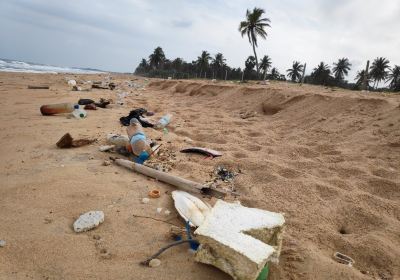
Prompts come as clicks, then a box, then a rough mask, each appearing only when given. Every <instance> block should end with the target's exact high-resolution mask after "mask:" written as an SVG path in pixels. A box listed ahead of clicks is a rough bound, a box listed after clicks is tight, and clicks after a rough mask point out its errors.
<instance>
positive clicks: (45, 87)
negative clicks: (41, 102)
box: [28, 86, 50, 89]
mask: <svg viewBox="0 0 400 280" xmlns="http://www.w3.org/2000/svg"><path fill="white" fill-rule="evenodd" d="M49 88H50V87H49V86H28V89H49Z"/></svg>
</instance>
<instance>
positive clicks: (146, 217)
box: [132, 214, 179, 227]
mask: <svg viewBox="0 0 400 280" xmlns="http://www.w3.org/2000/svg"><path fill="white" fill-rule="evenodd" d="M132 216H133V217H136V218H144V219H151V220H154V221H157V222H163V223H166V224H169V225H172V226H175V227H179V226H177V225H175V224H174V223H171V222H169V221H164V220H160V219H157V218H153V217H149V216H141V215H136V214H133V215H132Z"/></svg>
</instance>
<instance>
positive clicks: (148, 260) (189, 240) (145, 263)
mask: <svg viewBox="0 0 400 280" xmlns="http://www.w3.org/2000/svg"><path fill="white" fill-rule="evenodd" d="M190 242H197V243H199V241H197V240H195V239H185V240H179V241H176V242H173V243H171V244H168V245H167V246H165V247H162V248H161V249H160V250H158V252H157V253H155V254H154V255H152V256H151V257H150V258H148V259H147V260H145V261H142V262H140V264H142V265H147V266H148V265H149V263H150V261H151V260H152V259H155V258H157V257H158V256H159V255H161V254H162V253H163V252H164V251H165V250H167V249H169V248H171V247H174V246H178V245H181V244H183V243H190Z"/></svg>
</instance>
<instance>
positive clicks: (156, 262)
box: [149, 259, 161, 267]
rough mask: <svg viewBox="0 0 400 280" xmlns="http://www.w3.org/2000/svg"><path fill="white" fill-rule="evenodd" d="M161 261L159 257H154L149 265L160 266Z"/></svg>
mask: <svg viewBox="0 0 400 280" xmlns="http://www.w3.org/2000/svg"><path fill="white" fill-rule="evenodd" d="M160 264H161V261H160V260H159V259H152V260H151V261H149V266H150V267H157V266H160Z"/></svg>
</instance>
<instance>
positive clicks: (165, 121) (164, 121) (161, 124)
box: [154, 114, 172, 129]
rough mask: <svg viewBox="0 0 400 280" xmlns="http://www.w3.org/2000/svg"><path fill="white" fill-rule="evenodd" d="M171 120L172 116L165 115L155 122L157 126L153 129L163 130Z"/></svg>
mask: <svg viewBox="0 0 400 280" xmlns="http://www.w3.org/2000/svg"><path fill="white" fill-rule="evenodd" d="M171 119H172V115H171V114H166V115H165V116H163V117H162V118H161V119H160V120H159V121H158V122H157V124H156V125H155V126H154V127H155V128H157V129H162V128H165V127H166V126H167V125H168V124H169V123H170V122H171Z"/></svg>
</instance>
